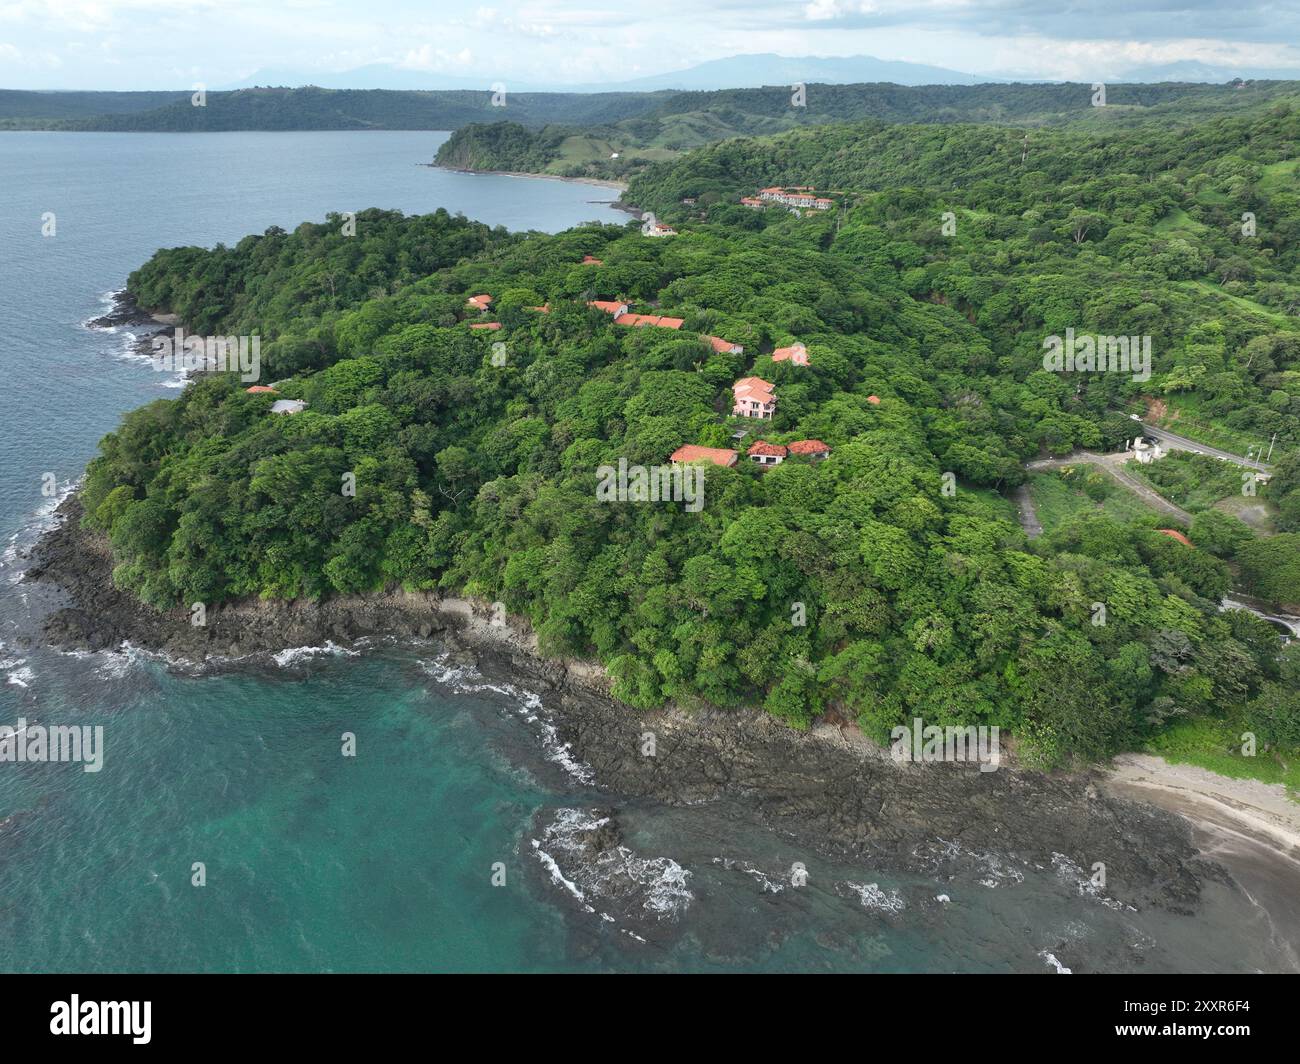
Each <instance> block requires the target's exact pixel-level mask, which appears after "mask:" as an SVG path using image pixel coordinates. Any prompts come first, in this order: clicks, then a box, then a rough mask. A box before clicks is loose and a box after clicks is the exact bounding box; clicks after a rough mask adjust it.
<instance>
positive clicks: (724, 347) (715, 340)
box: [704, 336, 744, 355]
mask: <svg viewBox="0 0 1300 1064" xmlns="http://www.w3.org/2000/svg"><path fill="white" fill-rule="evenodd" d="M704 339H706V340H708V341H709V346H710V347H712V348H713V350H715V351H717V352H718V353H719V354H723V355H726V354H730V353H731V349H732V348H733V347H740V344H733V343H732V342H731V341H730V340H724V339H723V338H722V337H721V336H706V337H705V338H704ZM740 349H741V350H742V351H743V350H744V348H743V347H740Z"/></svg>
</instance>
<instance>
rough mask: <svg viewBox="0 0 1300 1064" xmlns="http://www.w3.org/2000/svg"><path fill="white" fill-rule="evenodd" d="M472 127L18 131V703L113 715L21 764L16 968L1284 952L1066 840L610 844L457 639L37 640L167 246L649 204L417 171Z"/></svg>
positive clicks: (10, 934) (1045, 964) (603, 964)
mask: <svg viewBox="0 0 1300 1064" xmlns="http://www.w3.org/2000/svg"><path fill="white" fill-rule="evenodd" d="M445 136H446V134H430V133H228V134H202V135H184V134H176V135H170V134H117V135H115V134H93V133H88V134H62V133H6V134H3V135H0V367H3V371H4V376H5V384H6V387H5V388H4V391H3V393H0V415H2V418H0V546H3V556H2V557H0V724H10V725H13V724H17V723H18V722H19V721H20V720H21V721H26V722H27V724H28V726H29V727H39V726H44V725H48V724H59V725H87V726H90V727H96V726H99V727H102V728H103V729H104V731H103V735H104V739H103V747H102V754H103V760H102V764H101V766H100V769H99V771H96V772H86V771H83V766H81V765H79V764H45V763H39V762H29V763H22V764H13V763H0V970H3V971H8V972H39V971H55V972H77V971H85V972H98V971H163V972H171V971H177V972H195V971H197V972H253V971H292V972H366V971H512V972H515V971H517V972H557V971H573V972H605V971H620V970H632V971H655V972H684V971H839V970H848V971H873V970H881V971H918V972H919V971H986V972H1006V971H1041V972H1064V971H1067V970H1125V971H1127V970H1133V971H1144V970H1145V971H1160V970H1202V969H1205V968H1214V969H1228V970H1242V971H1249V970H1259V969H1269V968H1272V967H1276V966H1277V964H1278V960H1277V957H1276V955H1275V953H1274V952H1272V951H1271V949H1270V946H1269V943H1268V936H1267V935H1266V934H1262V933H1259V929H1258V928H1257V927H1255V926H1253V925H1252V922H1251V921H1252V916H1251V914H1250V912H1249V910H1248V909H1246V908H1243V907H1242V905H1241V904H1240V899H1239V898H1236V897H1234V896H1231V895H1230V894H1229V892H1228V891H1227V890H1226V888H1221V887H1218V886H1216V885H1213V884H1211V885H1210V886H1209V887H1207V891H1206V895H1205V896H1204V898H1203V907H1202V911H1201V912H1200V913H1199V914H1198V915H1197V916H1196V917H1194V918H1193V917H1190V916H1179V915H1175V914H1171V913H1166V912H1158V911H1149V912H1141V913H1139V912H1136V911H1129V910H1126V908H1125V907H1124V906H1122V905H1117V904H1115V903H1113V901H1112V900H1110V899H1107V898H1105V897H1103V896H1098V895H1097V894H1096V892H1092V891H1089V889H1088V888H1087V873H1085V872H1084V870H1082V869H1080V868H1078V867H1075V866H1072V865H1071V864H1070V863H1069V862H1068V861H1062V862H1053V866H1052V867H1028V866H1023V865H1021V864H1018V863H1017V862H1016V860H1015V857H1014V855H1007V854H967V855H965V856H966V857H967V858H969V859H968V860H966V861H965V862H964V863H963V864H962V871H960V872H957V871H953V870H952V869H953V867H955V866H950V865H948V864H945V863H944V861H943V860H942V859H941V857H942V854H943V851H944V848H945V847H947V848H950V849H951V848H953V847H955V848H956V849H955V850H953V851H952V852H958V851H960V849H961V847H960V845H959V844H958V843H957V842H956V841H955V840H943V839H939V840H935V844H934V845H935V847H936V854H938V855H939V856H937V857H936V863H935V871H934V873H933V874H929V875H927V874H915V875H909V876H908V877H905V878H898V877H890V876H888V875H886V874H884V873H883V872H882V871H881V870H879V869H876V868H873V867H871V866H870V864H869V863H868V862H865V861H849V860H838V861H832V860H829V859H820V858H818V857H817V856H816V855H813V854H808V853H803V852H801V851H800V850H799V848H798V845H797V844H796V843H795V842H793V841H792V840H790V839H786V838H782V837H778V836H776V835H773V834H770V833H768V832H766V831H764V830H762V829H760V828H759V827H757V826H755V825H754V824H752V823H751V822H749V821H748V820H747V818H746V817H745V815H744V810H743V809H742V810H736V809H727V808H666V807H662V806H657V805H655V804H653V803H649V802H639V801H637V800H635V799H620V801H619V810H618V824H619V827H620V830H621V832H622V836H621V839H620V840H619V842H618V844H617V845H615V846H611V847H609V848H607V849H605V850H604V851H603V853H602V856H601V858H600V860H599V861H598V862H592V861H589V860H584V859H583V858H582V856H581V854H582V845H581V843H582V840H583V839H584V838H587V837H589V836H590V835H591V834H592V833H593V832H599V831H601V830H604V829H606V827H607V825H608V823H609V818H610V813H609V811H608V806H609V805H610V802H611V797H610V796H609V795H607V794H605V793H603V792H601V791H600V790H599V789H598V786H597V784H598V783H599V781H598V780H595V779H593V776H592V773H591V771H590V769H588V768H587V767H586V766H585V765H583V764H581V763H580V762H577V761H576V760H575V759H574V757H573V756H572V754H571V752H570V751H568V750H567V748H565V747H564V745H563V744H562V743H561V742H560V740H559V739H558V738H557V736H556V733H555V727H554V723H553V720H554V718H553V716H552V709H551V708H550V707H548V706H547V705H546V704H545V702H544V700H543V699H541V698H540V697H539V696H538V695H537V693H535V692H533V691H531V690H529V689H528V688H527V686H526V685H525V684H521V683H517V682H515V681H514V680H513V679H512V678H511V677H500V676H495V677H492V676H485V675H483V674H481V673H480V672H479V671H478V670H477V669H476V668H475V667H473V666H472V665H467V664H465V663H463V662H462V661H459V660H457V659H456V658H455V657H454V656H453V655H449V653H448V650H447V648H445V647H441V646H439V645H438V644H437V643H435V642H429V643H416V644H405V645H397V644H395V643H376V644H371V645H366V646H362V647H335V646H332V645H331V646H324V647H304V648H300V649H297V650H291V651H287V652H283V653H280V654H277V655H274V656H268V657H265V658H259V659H256V660H249V661H245V662H234V663H230V664H229V665H228V667H225V668H223V669H221V670H220V671H218V672H216V673H215V674H212V673H208V672H198V671H196V670H194V669H192V668H190V667H188V666H187V665H186V664H185V663H179V662H169V661H166V660H164V659H162V658H160V657H158V656H156V655H151V654H148V653H145V652H143V651H140V650H138V649H135V648H132V647H129V646H126V647H123V648H120V649H118V650H116V651H114V652H111V653H101V654H68V653H60V652H56V651H53V650H51V649H48V648H43V647H39V646H36V647H31V646H26V645H24V644H23V642H22V640H21V637H22V635H23V634H24V632H30V631H31V624H32V617H33V611H34V610H35V609H36V607H37V606H38V604H39V601H40V600H41V598H42V595H43V594H44V593H43V592H42V591H41V590H39V589H38V588H34V587H32V586H31V585H24V584H22V583H21V582H20V577H21V574H22V570H23V567H24V564H25V552H26V550H27V549H28V548H30V546H31V544H32V543H33V542H34V541H35V539H36V537H37V536H38V535H39V533H40V531H41V529H42V528H44V527H48V525H49V522H50V521H51V519H52V514H53V511H54V508H55V506H56V505H57V503H58V501H59V500H60V499H61V498H62V497H63V496H64V495H66V493H67V492H68V491H69V490H70V489H71V487H72V486H73V485H74V484H75V482H76V480H77V478H78V477H79V476H80V474H81V471H82V470H83V468H84V466H85V464H86V462H87V460H88V459H89V458H91V457H92V456H93V454H94V453H95V446H96V443H97V442H98V440H99V438H100V437H101V436H102V435H103V434H104V433H106V432H108V431H110V430H112V429H113V428H114V426H115V425H116V423H117V421H118V419H119V417H120V416H121V415H122V414H123V413H124V412H125V411H127V410H130V409H132V408H134V407H136V406H139V405H141V404H142V403H145V402H149V401H151V400H154V399H158V398H160V397H161V398H166V397H168V396H174V395H175V394H176V389H177V388H178V387H180V386H181V384H182V382H180V381H178V380H175V379H173V378H169V377H167V376H165V375H162V374H159V373H157V372H155V371H154V370H153V369H152V367H151V366H150V365H149V364H148V362H147V361H144V360H141V359H139V358H138V357H136V356H134V355H132V354H131V339H132V337H131V334H130V332H129V331H128V330H121V329H119V330H95V329H90V328H88V327H87V326H86V323H87V322H88V321H89V320H90V319H92V318H94V317H96V316H97V315H99V314H101V313H103V312H104V311H105V310H106V309H107V306H108V304H109V301H110V296H111V293H112V292H113V291H115V290H117V289H120V288H121V287H122V285H123V283H124V281H125V278H126V276H127V274H128V273H129V272H130V271H131V270H132V269H134V268H135V267H136V266H138V265H139V264H141V263H142V262H144V261H145V260H146V259H147V258H148V257H149V255H150V254H151V253H152V252H153V251H154V250H155V249H156V248H158V247H160V246H174V245H178V244H195V245H204V246H210V245H212V244H215V243H217V242H227V243H231V242H234V241H236V240H238V239H239V238H240V237H242V236H244V235H246V234H248V233H252V232H261V231H262V230H264V229H265V228H266V227H268V226H270V225H281V226H284V227H285V228H292V227H293V226H295V225H296V224H298V223H299V222H301V221H305V220H319V219H321V218H322V217H323V216H324V215H325V213H326V212H328V211H346V210H361V209H364V208H366V207H383V208H396V209H401V210H404V211H407V212H412V213H418V212H425V211H431V210H434V209H436V208H438V207H445V208H447V209H448V210H451V211H453V212H455V211H461V212H463V213H465V214H466V215H467V216H469V217H472V218H476V219H479V220H482V221H484V222H488V223H491V224H500V225H505V226H507V227H510V228H513V229H538V230H544V231H551V232H554V231H558V230H561V229H564V228H567V227H569V226H572V225H575V224H578V223H581V222H583V221H586V220H590V219H598V220H606V221H615V222H622V221H625V220H627V215H625V214H623V213H621V212H618V211H615V210H614V209H613V208H611V207H610V206H609V205H608V203H606V202H602V201H605V200H608V199H610V198H612V196H613V193H612V192H610V191H609V190H606V189H603V188H599V187H594V186H587V185H581V184H572V183H564V182H559V181H544V180H527V179H519V178H509V177H501V176H485V175H467V174H458V173H449V172H444V171H438V170H433V169H429V168H428V167H427V166H424V165H421V164H424V163H427V162H428V161H429V160H430V159H432V157H433V155H434V152H435V151H436V149H437V147H438V145H439V143H441V141H442V139H444V138H445ZM48 213H52V214H53V222H54V225H55V227H56V228H55V233H54V235H52V236H43V235H42V225H43V218H44V217H45V216H46V215H47V214H48ZM349 737H351V738H349ZM350 744H354V745H352V746H351V747H350ZM796 869H801V870H802V872H803V873H804V875H806V879H801V880H800V881H799V882H798V883H797V884H796V878H798V877H797V876H796V874H795V870H796Z"/></svg>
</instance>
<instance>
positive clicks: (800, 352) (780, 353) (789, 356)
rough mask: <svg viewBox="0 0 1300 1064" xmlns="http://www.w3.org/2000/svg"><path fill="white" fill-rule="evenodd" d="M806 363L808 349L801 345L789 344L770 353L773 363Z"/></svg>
mask: <svg viewBox="0 0 1300 1064" xmlns="http://www.w3.org/2000/svg"><path fill="white" fill-rule="evenodd" d="M799 359H802V360H803V361H805V362H806V361H808V348H806V347H804V345H803V344H791V345H790V346H789V347H778V348H777V349H776V350H775V351H773V352H772V361H773V362H785V361H787V360H795V361H798V360H799Z"/></svg>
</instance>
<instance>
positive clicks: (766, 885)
mask: <svg viewBox="0 0 1300 1064" xmlns="http://www.w3.org/2000/svg"><path fill="white" fill-rule="evenodd" d="M713 863H714V864H718V865H722V867H723V868H725V869H726V870H727V871H728V872H730V871H733V870H734V871H737V872H744V873H745V875H747V876H751V877H752V878H754V879H756V880H758V882H759V884H760V885H761V886H762V888H763V893H764V894H780V893H781V891H783V890H785V888H786V884H785V883H784V882H783V881H782V880H781V879H779V878H777V877H776V876H772V875H768V873H766V872H764V871H763V870H762V869H761V868H755V867H754V866H753V865H752V864H749V863H748V862H747V861H737V860H735V859H734V858H731V857H715V858H714V859H713Z"/></svg>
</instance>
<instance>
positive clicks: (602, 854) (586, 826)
mask: <svg viewBox="0 0 1300 1064" xmlns="http://www.w3.org/2000/svg"><path fill="white" fill-rule="evenodd" d="M606 823H608V818H607V817H601V816H598V815H597V814H595V813H592V812H589V811H587V810H583V809H558V810H556V813H555V817H554V819H553V820H552V821H551V822H550V823H549V824H547V825H546V828H545V830H544V831H543V837H542V838H541V839H533V840H532V846H533V851H534V853H535V854H537V857H538V860H540V861H541V862H542V864H543V865H544V866H545V867H546V868H547V870H548V871H549V872H550V873H551V878H552V879H553V880H554V881H555V882H556V883H557V884H560V885H563V886H564V888H565V889H566V890H567V891H569V893H570V894H572V895H573V896H574V897H575V898H576V899H578V900H579V901H582V902H584V908H587V910H588V911H589V912H592V913H596V912H597V910H596V909H595V908H594V906H593V902H595V901H597V900H599V899H606V900H608V901H611V902H623V903H624V905H628V906H631V907H632V908H633V909H635V908H639V909H640V910H641V912H643V913H644V914H645V915H646V916H649V917H653V918H654V919H656V920H666V919H674V918H676V917H677V916H678V915H680V914H681V913H682V912H684V911H685V910H686V908H687V907H688V906H689V905H690V904H691V902H692V901H693V900H694V895H693V894H692V893H691V891H690V887H689V885H688V884H689V881H690V877H691V873H690V872H689V871H688V870H687V869H685V868H683V867H682V866H681V865H680V864H678V863H677V862H676V861H674V860H673V859H672V858H671V857H641V856H639V855H638V854H636V853H635V852H633V851H632V850H631V849H629V848H628V847H627V846H623V845H621V844H619V845H614V846H608V847H606V848H605V849H603V850H600V851H598V852H595V853H592V852H591V851H590V850H589V848H588V847H587V846H586V845H585V842H584V839H583V836H584V835H586V834H587V833H589V832H592V831H595V830H597V829H598V828H600V827H603V826H604V825H605V824H606ZM566 868H567V875H566V871H565V870H566ZM638 902H639V905H638ZM624 911H625V912H626V911H628V910H627V909H626V908H625V909H624ZM600 916H601V919H602V920H607V921H609V922H616V921H614V918H613V917H611V916H609V914H608V913H604V912H601V913H600ZM634 937H635V936H634Z"/></svg>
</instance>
